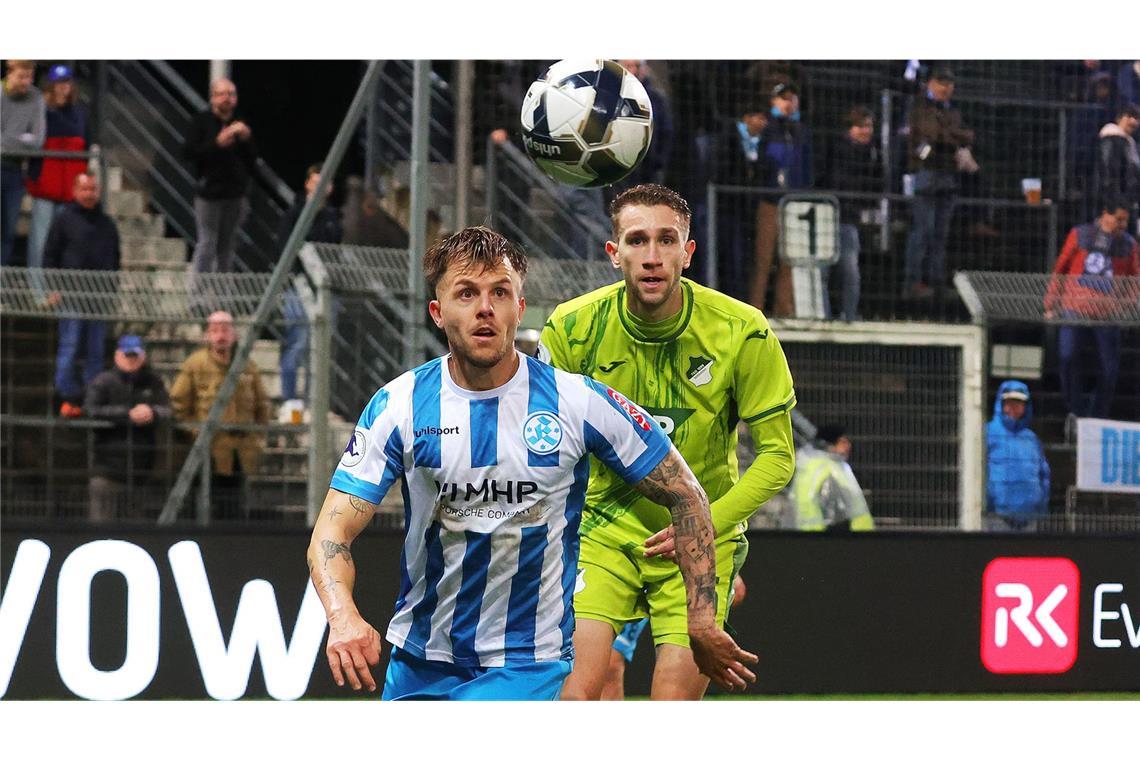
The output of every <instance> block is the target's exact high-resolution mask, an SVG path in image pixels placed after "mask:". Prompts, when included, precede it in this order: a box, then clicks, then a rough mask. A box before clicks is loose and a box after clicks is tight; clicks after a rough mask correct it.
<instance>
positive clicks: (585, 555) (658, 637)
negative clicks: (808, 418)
mask: <svg viewBox="0 0 1140 760" xmlns="http://www.w3.org/2000/svg"><path fill="white" fill-rule="evenodd" d="M610 216H611V219H612V222H613V231H614V240H613V241H610V242H608V243H606V252H607V254H609V256H610V259H611V261H612V262H613V265H614V267H615V268H620V269H621V270H622V276H623V279H622V281H621V282H618V283H615V284H613V285H609V286H606V287H603V288H599V289H598V290H595V291H593V292H591V293H587V294H585V295H583V296H579V297H578V298H575V299H572V300H570V301H567V302H566V303H563V304H561V305H560V306H559V307H558V308H556V309H555V310H554V313H553V314H551V316H550V319H549V320H548V321H547V323H546V326H545V327H544V328H543V331H542V335H541V338H540V343H539V350H538V355H539V357H540V358H543V359H546V360H548V361H550V362H551V363H552V364H553V365H554V366H555V367H558V368H561V369H564V370H567V371H570V372H580V373H582V374H584V375H589V376H591V377H594V378H596V379H598V380H601V381H603V382H605V383H607V384H609V385H610V386H612V387H614V388H615V389H617V390H618V391H619V392H621V393H623V394H625V395H626V396H627V397H628V398H630V399H632V400H633V401H634V402H635V403H637V404H639V405H640V406H641V407H642V408H644V409H645V410H646V411H648V412H649V413H650V414H651V415H653V417H654V418H655V419H656V420H657V421H658V422H659V423H660V424H661V426H662V428H663V429H664V430H665V432H666V433H667V434H668V435H669V437H670V438H671V439H672V441H673V443H674V445H675V446H676V447H677V449H678V450H679V451H680V452H681V454H682V456H684V457H685V460H686V461H687V462H688V463H689V465H690V466H691V467H692V469H693V472H694V473H695V475H696V477H697V479H698V480H699V481H700V483H701V485H702V486H703V487H704V489H705V491H706V492H707V493H708V495H709V498H710V499H711V500H712V515H713V525H714V529H715V531H716V564H717V622H718V624H720V625H723V623H724V619H725V616H726V615H727V613H728V606H729V602H730V600H731V588H732V581H733V577H734V576H735V575H736V573H737V572H738V570H739V568H740V566H741V564H743V562H744V557H745V555H746V554H747V551H748V543H747V540H746V539H745V537H744V528H745V522H746V521H747V519H748V517H749V516H751V514H752V513H753V512H755V511H756V509H758V508H759V507H760V505H761V504H763V503H764V502H765V501H766V500H767V499H768V498H769V497H770V496H772V495H773V494H775V493H777V492H778V491H779V490H780V489H782V488H783V487H784V486H785V485H786V484H787V483H788V481H789V480H790V479H791V476H792V471H793V469H794V467H795V451H794V447H793V444H792V426H791V418H790V415H789V412H790V410H791V409H792V407H793V406H794V405H795V402H796V397H795V391H794V390H793V388H792V377H791V373H790V372H789V370H788V363H787V360H786V358H785V357H784V352H783V349H782V348H781V347H780V342H779V340H777V338H776V336H775V334H774V333H773V332H772V331H771V329H770V328H769V325H768V320H767V319H765V317H764V315H763V314H762V313H760V311H759V310H757V309H755V308H753V307H751V306H749V305H748V304H744V303H741V302H740V301H737V300H735V299H732V298H729V297H728V296H726V295H723V294H721V293H718V292H717V291H715V290H711V289H709V288H705V287H702V286H701V285H699V284H697V283H694V282H692V281H690V280H687V279H684V278H682V277H681V273H682V271H683V270H684V269H685V268H686V267H688V266H689V262H690V260H691V259H692V255H693V252H694V250H695V249H696V243H694V242H693V241H692V240H690V239H689V222H690V219H691V215H690V212H689V207H688V204H687V203H686V202H685V200H684V199H683V198H682V197H681V196H680V195H678V194H677V193H675V192H673V191H672V190H669V189H667V188H664V187H661V186H659V185H639V186H637V187H634V188H631V189H629V190H627V191H625V192H624V193H622V194H621V195H619V196H618V197H617V198H615V199H614V201H613V203H612V204H611V206H610ZM615 241H616V242H615ZM739 419H743V420H744V421H745V422H746V423H747V424H748V425H749V427H750V429H751V431H752V436H753V439H754V441H755V443H756V452H757V456H756V460H755V461H754V462H753V464H752V465H751V466H750V467H749V468H748V470H747V471H746V472H745V473H744V475H743V476H741V475H739V473H738V470H737V459H736V425H737V421H738V420H739ZM603 465H604V463H603ZM580 532H581V535H582V546H581V556H580V567H581V571H580V572H581V582H580V584H579V586H580V590H579V591H578V593H577V594H576V595H575V597H574V607H575V610H576V614H577V616H578V622H577V628H576V631H575V634H574V648H575V651H576V652H577V655H578V660H577V662H576V664H575V668H574V673H573V674H572V675H571V676H570V678H569V679H568V680H567V682H566V686H565V688H564V690H563V697H564V698H578V699H598V698H599V697H600V696H601V692H602V688H603V685H604V683H605V674H606V670H607V664H608V662H609V659H610V656H611V655H610V649H611V645H612V643H613V641H614V636H615V634H616V633H618V632H619V631H621V629H622V627H623V626H624V625H625V624H626V623H629V622H631V621H634V620H638V619H641V618H644V617H649V620H650V627H651V629H652V631H653V641H654V644H655V645H656V657H657V661H656V664H655V667H654V675H653V685H652V690H651V696H652V697H654V698H659V699H700V698H701V696H703V695H704V692H705V689H706V688H707V687H708V679H707V678H705V677H704V675H702V670H701V668H700V667H698V665H697V662H696V661H695V660H694V654H695V651H694V650H690V644H691V642H690V639H689V636H688V634H687V632H686V611H685V601H684V594H683V583H682V581H681V577H680V576H679V575H678V572H677V567H676V565H674V564H673V563H672V562H671V561H670V560H671V558H672V557H674V556H676V557H678V558H679V557H680V556H681V553H680V552H676V554H674V549H675V546H674V541H673V531H672V528H671V527H670V525H669V515H668V513H667V512H665V511H664V510H662V509H661V508H660V507H659V506H658V505H657V504H654V503H653V502H652V501H649V500H647V499H644V498H642V495H641V494H640V493H639V492H638V491H637V490H635V489H631V488H629V487H628V486H627V485H626V484H625V483H624V482H622V480H621V478H620V477H619V475H618V473H615V472H613V471H612V470H610V469H609V468H608V467H605V466H603V467H599V468H598V469H596V470H595V471H594V472H593V474H592V475H591V477H590V485H589V490H588V492H587V494H586V506H585V509H584V511H583V514H582V525H581V530H580Z"/></svg>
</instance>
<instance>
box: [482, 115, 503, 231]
mask: <svg viewBox="0 0 1140 760" xmlns="http://www.w3.org/2000/svg"><path fill="white" fill-rule="evenodd" d="M486 143H487V171H486V175H487V176H486V178H485V180H484V187H483V202H484V203H486V204H487V226H488V227H490V228H491V229H493V230H497V229H498V228H499V227H498V219H497V218H496V217H497V215H498V212H499V193H498V192H497V191H498V184H499V176H498V175H499V160H498V154H497V152H496V150H495V141H494V140H492V139H491V138H490V137H489V136H488V137H487V139H486Z"/></svg>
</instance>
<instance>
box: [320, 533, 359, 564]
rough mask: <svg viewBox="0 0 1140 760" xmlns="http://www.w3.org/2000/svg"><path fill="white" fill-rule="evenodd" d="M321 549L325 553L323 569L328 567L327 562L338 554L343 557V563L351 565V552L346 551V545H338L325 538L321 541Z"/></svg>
mask: <svg viewBox="0 0 1140 760" xmlns="http://www.w3.org/2000/svg"><path fill="white" fill-rule="evenodd" d="M321 548H322V549H324V551H325V564H324V566H325V567H328V564H329V560H330V559H332V558H333V557H335V556H336V555H338V554H340V555H343V556H344V561H345V562H347V563H348V564H350V565H351V564H352V552H350V551H349V550H348V544H338V543H336V542H335V541H329V540H328V539H327V538H326V539H325V540H323V541H321Z"/></svg>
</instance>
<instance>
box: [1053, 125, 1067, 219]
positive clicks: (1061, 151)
mask: <svg viewBox="0 0 1140 760" xmlns="http://www.w3.org/2000/svg"><path fill="white" fill-rule="evenodd" d="M1068 141H1069V124H1068V118H1067V114H1066V113H1065V109H1064V108H1058V109H1057V200H1056V201H1055V202H1056V203H1063V202H1064V201H1065V199H1066V197H1067V191H1068V189H1069V183H1068V177H1067V176H1066V175H1067V174H1068V171H1066V166H1065V164H1066V162H1067V161H1068V159H1069V157H1068V147H1067V146H1066V145H1065V143H1067V142H1068Z"/></svg>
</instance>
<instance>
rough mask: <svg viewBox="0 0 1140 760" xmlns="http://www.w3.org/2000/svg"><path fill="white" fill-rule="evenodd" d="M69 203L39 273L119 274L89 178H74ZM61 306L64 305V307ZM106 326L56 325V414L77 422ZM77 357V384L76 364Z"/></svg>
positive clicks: (52, 299)
mask: <svg viewBox="0 0 1140 760" xmlns="http://www.w3.org/2000/svg"><path fill="white" fill-rule="evenodd" d="M72 193H73V195H74V197H75V201H74V202H72V203H69V204H68V205H67V206H65V207H64V209H63V211H61V212H60V213H59V215H58V216H57V217H56V218H55V221H54V222H52V225H51V229H50V230H49V231H48V237H47V242H46V243H44V267H46V268H48V269H86V270H97V271H105V272H113V271H116V270H118V268H119V258H120V252H119V231H118V230H117V229H116V228H115V223H114V222H113V221H112V220H111V217H109V216H107V215H106V214H105V213H103V209H102V208H101V207H100V206H99V184H98V183H97V182H96V181H95V178H94V177H93V176H91V175H90V174H86V173H84V174H80V175H78V176H76V178H75V182H74V184H73V186H72ZM61 300H62V299H61V297H60V294H59V293H52V294H51V295H49V296H48V303H49V305H51V306H55V305H57V304H59V302H60V301H61ZM65 306H66V304H65ZM106 335H107V323H106V322H102V321H99V320H85V319H61V320H60V321H59V353H58V354H57V355H56V360H55V389H56V392H57V393H58V394H59V397H60V399H61V400H62V402H63V403H62V405H61V406H60V410H59V413H60V415H62V416H64V417H78V416H80V415H81V414H82V413H83V407H82V405H81V404H82V401H83V388H84V386H85V385H87V384H88V383H90V382H91V381H92V380H94V379H95V376H96V375H98V374H99V373H100V372H102V371H103V343H104V340H105V339H106ZM81 351H82V352H83V357H84V362H83V380H82V382H80V381H79V380H78V379H77V377H76V375H77V371H78V370H77V367H76V360H77V359H78V358H79V354H80V352H81Z"/></svg>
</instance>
